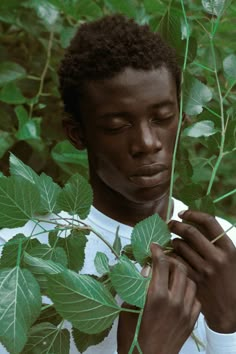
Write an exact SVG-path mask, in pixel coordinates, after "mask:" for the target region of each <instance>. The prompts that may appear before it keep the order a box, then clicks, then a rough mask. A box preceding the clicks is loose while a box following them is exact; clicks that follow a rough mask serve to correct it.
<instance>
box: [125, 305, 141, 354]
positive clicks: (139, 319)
mask: <svg viewBox="0 0 236 354" xmlns="http://www.w3.org/2000/svg"><path fill="white" fill-rule="evenodd" d="M142 317H143V310H141V311H140V313H139V316H138V322H137V326H136V330H135V334H134V338H133V342H132V344H131V347H130V349H129V353H128V354H132V353H133V351H134V349H135V347H136V345H137V343H138V335H139V331H140V326H141V321H142ZM141 353H142V352H141Z"/></svg>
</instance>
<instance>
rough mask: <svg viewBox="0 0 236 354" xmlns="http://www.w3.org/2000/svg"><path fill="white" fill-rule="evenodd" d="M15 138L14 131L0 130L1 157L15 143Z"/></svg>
mask: <svg viewBox="0 0 236 354" xmlns="http://www.w3.org/2000/svg"><path fill="white" fill-rule="evenodd" d="M14 143H15V138H14V136H13V134H12V133H9V132H5V131H2V130H0V158H2V157H3V156H4V155H5V153H6V152H7V151H8V150H9V149H10V148H11V147H12V146H13V145H14Z"/></svg>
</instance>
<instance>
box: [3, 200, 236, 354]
mask: <svg viewBox="0 0 236 354" xmlns="http://www.w3.org/2000/svg"><path fill="white" fill-rule="evenodd" d="M186 209H187V207H186V206H185V205H184V204H183V203H182V202H180V201H178V200H174V213H173V219H175V220H180V219H179V217H178V213H179V212H180V211H181V210H186ZM46 220H47V218H45V223H46V222H47V221H46ZM218 221H219V222H220V224H221V226H222V227H223V229H224V230H227V229H228V228H229V227H230V226H231V225H230V223H228V222H227V221H226V220H223V219H220V218H218ZM85 222H86V223H87V224H88V225H90V226H91V227H92V228H93V229H95V230H96V231H98V232H99V233H101V234H102V235H103V237H105V238H106V240H107V241H108V242H109V243H110V244H113V242H114V239H115V233H116V229H117V226H118V225H119V226H120V228H119V236H120V238H121V242H122V246H125V245H126V244H129V243H130V236H131V232H132V227H130V226H127V225H124V224H120V223H119V222H117V221H115V220H113V219H111V218H109V217H107V216H106V215H104V214H102V213H101V212H99V211H98V210H96V209H95V208H94V207H92V208H91V211H90V214H89V216H88V218H87V219H86V220H85ZM33 226H34V224H33V223H32V222H28V223H27V224H26V225H25V226H24V227H22V228H17V229H14V230H13V229H3V230H0V244H1V243H5V242H6V241H8V240H9V239H10V238H12V237H13V236H14V235H16V234H17V233H23V234H25V235H26V236H27V235H29V234H30V233H31V231H32V228H33ZM44 226H45V225H44ZM47 226H48V228H50V224H48V225H47ZM39 231H41V230H40V229H39ZM34 232H35V233H37V229H35V231H34ZM228 235H229V236H230V237H231V239H232V240H233V242H234V244H235V245H236V229H235V228H233V229H232V230H231V231H229V232H228ZM38 239H39V240H40V242H42V243H47V234H42V235H40V236H39V237H38ZM98 251H100V252H103V253H105V254H106V255H107V256H108V258H109V260H110V264H112V263H113V262H114V261H115V257H114V255H113V254H112V253H111V251H110V249H109V248H108V247H107V246H106V245H105V244H104V243H103V242H102V241H101V240H100V239H99V238H98V237H97V236H96V235H94V234H90V235H89V236H88V242H87V245H86V251H85V252H86V256H85V263H84V267H83V269H82V271H81V274H82V273H84V274H97V273H96V269H95V267H94V258H95V256H96V253H97V252H98ZM97 275H98V274H97ZM117 324H118V320H116V321H115V322H114V325H113V327H112V330H111V331H110V333H109V335H108V337H107V338H105V339H104V341H103V342H102V343H100V344H98V345H96V346H91V347H90V348H88V349H87V350H86V352H84V353H85V354H115V353H116V350H117V341H116V333H117ZM66 327H67V328H70V324H69V323H67V324H66ZM194 334H195V336H197V337H198V338H199V339H200V340H201V342H203V343H204V345H205V348H202V347H200V352H199V350H198V348H197V346H196V343H195V342H194V340H193V339H192V337H190V338H188V340H187V341H186V342H185V344H184V345H183V347H182V349H181V351H180V352H179V354H198V353H201V354H236V333H232V334H220V333H216V332H214V331H212V330H211V329H209V328H208V326H207V325H206V323H205V321H204V317H203V316H202V315H200V316H199V319H198V321H197V324H196V326H195V329H194ZM78 353H79V352H78V350H77V349H76V347H75V345H74V343H73V340H71V349H70V354H78ZM0 354H7V351H6V350H5V349H4V348H3V347H2V346H1V344H0Z"/></svg>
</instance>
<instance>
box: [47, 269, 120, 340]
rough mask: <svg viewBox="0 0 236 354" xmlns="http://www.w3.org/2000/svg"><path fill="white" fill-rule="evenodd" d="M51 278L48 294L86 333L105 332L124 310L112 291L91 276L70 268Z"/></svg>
mask: <svg viewBox="0 0 236 354" xmlns="http://www.w3.org/2000/svg"><path fill="white" fill-rule="evenodd" d="M48 279H49V282H48V294H49V296H50V298H51V299H52V301H53V302H54V305H55V307H56V309H57V311H58V313H59V314H60V315H61V316H62V317H63V318H65V319H67V320H68V321H70V322H71V323H72V324H73V326H74V327H76V328H78V329H79V330H81V331H82V332H85V333H89V334H93V333H99V332H102V331H103V330H105V329H106V328H108V327H110V326H111V324H112V323H113V321H114V320H115V318H116V317H117V316H118V314H119V312H120V308H119V306H118V305H117V304H116V302H115V300H114V299H113V297H112V295H111V294H110V293H109V291H108V290H107V289H106V288H105V287H104V286H103V285H102V284H101V283H99V282H98V281H97V280H95V279H93V278H91V277H90V276H87V275H78V274H76V273H75V272H72V271H71V270H66V271H64V272H62V273H60V274H55V275H48Z"/></svg>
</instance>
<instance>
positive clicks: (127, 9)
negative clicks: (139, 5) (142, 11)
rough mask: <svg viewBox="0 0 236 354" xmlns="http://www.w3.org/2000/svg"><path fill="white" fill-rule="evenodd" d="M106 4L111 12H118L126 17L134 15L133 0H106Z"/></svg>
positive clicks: (135, 10)
mask: <svg viewBox="0 0 236 354" xmlns="http://www.w3.org/2000/svg"><path fill="white" fill-rule="evenodd" d="M105 4H106V6H107V7H108V9H109V10H110V11H112V12H115V13H117V12H119V13H122V14H125V15H127V16H128V17H133V18H135V17H136V12H137V9H136V6H135V3H134V1H133V0H106V1H105Z"/></svg>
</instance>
